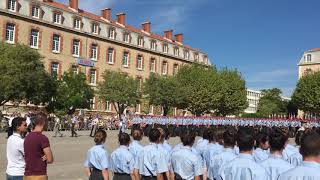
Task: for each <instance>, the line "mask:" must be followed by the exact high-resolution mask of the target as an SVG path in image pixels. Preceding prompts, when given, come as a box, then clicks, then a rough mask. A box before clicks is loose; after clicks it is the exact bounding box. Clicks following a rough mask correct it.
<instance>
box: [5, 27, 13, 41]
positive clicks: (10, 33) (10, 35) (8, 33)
mask: <svg viewBox="0 0 320 180" xmlns="http://www.w3.org/2000/svg"><path fill="white" fill-rule="evenodd" d="M14 35H15V25H14V24H11V23H8V24H7V28H6V42H8V43H14Z"/></svg>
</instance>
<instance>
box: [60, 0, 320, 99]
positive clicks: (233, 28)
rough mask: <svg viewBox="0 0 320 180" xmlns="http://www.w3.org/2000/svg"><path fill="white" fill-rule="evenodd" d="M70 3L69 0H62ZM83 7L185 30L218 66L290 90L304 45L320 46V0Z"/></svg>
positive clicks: (129, 2) (187, 0)
mask: <svg viewBox="0 0 320 180" xmlns="http://www.w3.org/2000/svg"><path fill="white" fill-rule="evenodd" d="M58 1H59V2H63V3H68V0H58ZM79 4H80V8H82V9H85V10H88V11H90V12H93V13H96V14H100V9H102V8H105V7H110V8H111V9H112V16H113V18H115V14H116V13H119V12H125V13H126V14H127V19H126V21H127V23H128V24H130V25H133V26H136V27H140V24H141V22H145V21H147V20H148V21H151V22H152V31H153V32H156V33H159V34H162V32H163V30H165V29H173V30H174V33H184V42H185V44H189V45H191V46H192V47H195V48H198V49H201V50H202V51H204V52H207V53H208V54H209V58H210V60H211V62H212V63H213V64H215V65H216V66H217V67H218V68H221V67H228V68H236V69H238V70H239V71H240V72H241V73H242V75H243V76H244V78H245V79H246V82H247V87H248V88H251V89H256V90H259V89H264V88H273V87H277V88H280V89H281V90H282V91H283V94H284V95H287V96H290V95H291V93H292V91H293V90H294V88H295V85H296V82H297V78H298V77H297V74H298V67H297V63H298V61H299V59H300V58H301V56H302V54H303V52H304V51H306V50H308V49H312V48H316V47H320V11H319V7H320V1H319V0H160V1H158V0H79Z"/></svg>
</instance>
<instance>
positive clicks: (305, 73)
mask: <svg viewBox="0 0 320 180" xmlns="http://www.w3.org/2000/svg"><path fill="white" fill-rule="evenodd" d="M309 74H312V70H311V69H310V68H308V69H306V70H305V71H304V75H309Z"/></svg>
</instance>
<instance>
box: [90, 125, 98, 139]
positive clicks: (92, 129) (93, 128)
mask: <svg viewBox="0 0 320 180" xmlns="http://www.w3.org/2000/svg"><path fill="white" fill-rule="evenodd" d="M96 129H97V125H92V126H91V132H90V137H94V135H95V134H96Z"/></svg>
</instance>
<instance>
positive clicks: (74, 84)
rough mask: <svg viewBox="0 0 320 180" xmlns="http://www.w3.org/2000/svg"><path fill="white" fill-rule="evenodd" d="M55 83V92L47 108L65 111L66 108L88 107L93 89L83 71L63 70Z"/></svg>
mask: <svg viewBox="0 0 320 180" xmlns="http://www.w3.org/2000/svg"><path fill="white" fill-rule="evenodd" d="M57 84H58V87H57V94H56V96H55V97H54V98H53V101H52V102H51V103H50V104H49V106H48V109H50V110H51V111H60V112H61V111H62V112H66V111H67V110H75V109H80V108H90V99H92V98H93V97H94V90H93V89H92V88H91V87H90V86H89V84H88V83H87V81H86V76H85V74H84V73H82V72H79V73H78V74H77V73H74V72H73V71H69V72H65V73H64V74H63V75H62V78H61V80H59V81H57Z"/></svg>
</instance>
